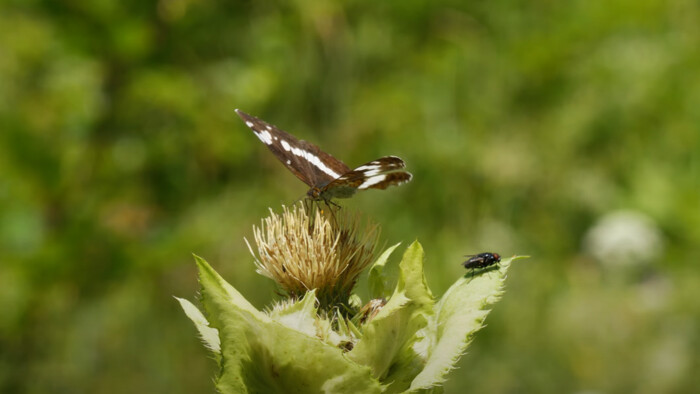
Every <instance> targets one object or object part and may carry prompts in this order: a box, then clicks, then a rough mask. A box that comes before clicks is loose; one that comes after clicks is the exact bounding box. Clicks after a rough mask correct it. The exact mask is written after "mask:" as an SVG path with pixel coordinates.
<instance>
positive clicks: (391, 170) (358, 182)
mask: <svg viewBox="0 0 700 394" xmlns="http://www.w3.org/2000/svg"><path fill="white" fill-rule="evenodd" d="M405 167H406V163H404V161H403V160H401V159H400V158H398V157H396V156H385V157H381V158H379V159H376V160H372V161H370V162H369V163H365V164H363V165H361V166H359V167H357V168H355V169H354V170H352V171H348V172H346V173H345V174H343V175H342V176H340V177H338V178H337V179H334V180H333V181H331V182H330V183H329V184H327V185H326V186H325V187H323V188H322V189H321V195H322V197H323V198H325V199H330V198H334V197H336V198H347V197H350V196H352V195H353V194H355V192H356V191H357V190H365V189H386V188H387V187H389V186H398V185H401V184H404V183H406V182H408V181H410V180H411V178H413V175H411V173H410V172H407V171H403V169H404V168H405Z"/></svg>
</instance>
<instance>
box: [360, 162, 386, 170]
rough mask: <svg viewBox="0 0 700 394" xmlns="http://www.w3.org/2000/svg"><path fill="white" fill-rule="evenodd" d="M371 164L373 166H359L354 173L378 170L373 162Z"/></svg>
mask: <svg viewBox="0 0 700 394" xmlns="http://www.w3.org/2000/svg"><path fill="white" fill-rule="evenodd" d="M372 164H373V165H367V164H365V165H363V166H359V167H357V168H355V170H354V171H366V170H376V169H379V168H380V167H379V166H378V165H377V164H375V163H374V162H373V163H372Z"/></svg>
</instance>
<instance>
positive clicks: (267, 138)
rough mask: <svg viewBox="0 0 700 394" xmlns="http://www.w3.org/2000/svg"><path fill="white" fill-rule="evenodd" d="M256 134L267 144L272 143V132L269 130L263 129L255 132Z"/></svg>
mask: <svg viewBox="0 0 700 394" xmlns="http://www.w3.org/2000/svg"><path fill="white" fill-rule="evenodd" d="M255 135H257V136H258V138H260V141H262V142H263V143H264V144H265V145H270V144H272V134H270V132H269V131H267V130H263V131H261V132H257V131H256V132H255Z"/></svg>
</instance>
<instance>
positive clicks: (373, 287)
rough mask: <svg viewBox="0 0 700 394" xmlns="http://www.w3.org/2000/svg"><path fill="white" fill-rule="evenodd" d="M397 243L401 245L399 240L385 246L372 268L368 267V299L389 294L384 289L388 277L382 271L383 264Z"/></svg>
mask: <svg viewBox="0 0 700 394" xmlns="http://www.w3.org/2000/svg"><path fill="white" fill-rule="evenodd" d="M399 245H401V242H399V243H397V244H396V245H394V246H390V247H389V248H387V249H386V250H385V251H384V253H382V254H381V256H379V258H378V259H377V261H375V262H374V264H373V265H372V268H370V269H369V276H368V278H367V281H368V283H369V294H370V299H375V298H385V297H387V296H388V295H389V294H387V291H386V286H387V283H388V281H389V278H387V277H386V275H385V273H384V266H385V265H386V262H387V260H389V256H391V254H392V253H393V252H394V249H396V248H397V247H398V246H399Z"/></svg>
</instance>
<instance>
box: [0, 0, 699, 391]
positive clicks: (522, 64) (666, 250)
mask: <svg viewBox="0 0 700 394" xmlns="http://www.w3.org/2000/svg"><path fill="white" fill-rule="evenodd" d="M698 48H700V4H698V3H697V2H694V1H690V0H678V1H673V2H667V1H662V0H642V1H631V0H613V1H603V0H593V1H572V2H563V3H562V2H542V1H540V2H531V1H490V2H483V1H472V2H459V1H451V2H447V1H402V2H390V3H381V2H379V3H377V2H368V1H348V2H344V3H342V4H341V3H335V2H313V1H303V0H298V1H294V2H253V1H250V2H217V1H194V0H191V1H188V0H160V1H157V2H140V1H114V0H103V1H95V2H90V1H84V2H83V1H70V0H69V1H63V2H49V1H40V0H26V1H16V0H15V1H12V0H8V1H4V2H2V3H1V4H0V392H8V393H10V392H11V393H20V392H21V393H124V392H139V393H146V392H150V393H161V392H162V393H165V392H168V393H204V392H212V391H213V385H212V376H213V375H214V373H215V370H214V363H213V362H212V361H211V360H210V359H208V358H207V354H206V351H205V349H204V347H203V346H201V345H200V343H199V340H198V339H197V338H196V332H195V329H194V327H193V326H192V324H191V323H190V322H189V321H188V320H187V319H186V317H185V316H184V314H183V313H182V311H181V310H180V307H179V305H178V304H177V302H175V300H174V299H173V298H172V295H177V296H184V297H188V298H192V295H193V294H194V293H195V292H196V291H197V289H198V286H197V282H196V277H195V266H194V263H193V260H192V258H191V255H190V253H192V252H195V253H197V254H199V255H201V256H204V257H205V258H206V259H207V260H208V261H210V262H212V264H213V265H214V266H215V268H216V269H217V270H218V271H219V272H221V273H222V275H224V276H225V277H226V278H227V279H228V280H229V281H230V282H231V283H232V284H233V285H234V286H236V287H237V288H238V289H239V290H240V291H241V292H242V293H243V294H245V295H246V296H247V297H248V298H249V299H251V300H252V302H254V303H255V305H256V306H258V307H263V306H265V305H267V304H269V303H270V301H271V300H272V299H274V295H273V293H274V286H273V285H272V284H271V283H270V281H269V280H267V279H265V278H263V277H261V276H259V275H256V274H255V273H254V267H253V264H252V258H251V257H250V255H249V253H248V251H247V249H246V247H245V244H244V242H243V237H244V236H248V237H250V235H251V233H252V231H251V226H252V225H253V224H255V223H258V222H259V220H260V218H261V217H262V216H264V215H266V213H267V209H268V207H272V208H273V209H279V207H280V205H281V204H291V203H292V202H294V201H295V200H296V199H298V198H299V197H301V196H302V195H303V194H304V193H305V191H306V187H305V185H303V184H302V183H301V182H299V181H298V179H296V178H295V177H294V176H292V175H291V174H290V173H288V171H287V170H286V169H284V168H283V166H281V165H280V164H279V163H278V162H277V159H275V157H274V156H273V155H271V154H270V153H269V152H268V151H267V149H266V148H265V147H264V145H262V144H261V143H260V142H259V141H258V140H257V139H256V138H255V137H254V135H253V134H252V133H251V132H250V131H249V130H248V129H247V127H246V126H245V125H244V124H243V123H242V122H241V121H240V120H239V119H238V117H237V116H236V115H235V113H234V112H233V109H234V108H241V109H243V110H244V111H246V112H249V113H251V114H253V115H256V116H259V117H261V118H263V119H265V120H267V121H269V122H271V123H273V124H276V125H278V126H280V127H281V128H283V129H285V130H287V131H290V132H292V133H293V134H295V135H297V136H299V137H300V138H305V139H308V140H310V141H313V142H315V143H317V144H318V145H319V146H321V147H323V148H324V149H325V150H327V151H328V152H330V153H332V154H333V155H335V156H337V157H338V158H340V159H342V160H343V161H345V162H346V163H348V165H350V166H353V165H359V164H362V163H364V162H366V161H369V160H372V159H374V158H376V157H379V156H382V155H387V154H395V155H399V156H401V157H402V158H404V159H405V160H406V161H407V163H408V167H409V170H410V171H412V172H413V174H414V176H415V177H414V181H413V182H411V183H410V184H408V185H405V186H402V187H400V188H394V189H391V190H387V191H385V192H378V191H368V192H365V193H361V194H359V195H358V196H356V197H355V198H353V199H351V200H350V201H347V202H345V206H346V207H347V209H356V210H360V211H362V212H364V213H366V215H367V216H369V217H371V218H372V219H373V220H374V221H376V222H379V223H380V224H382V226H383V230H382V236H383V239H384V240H385V241H386V242H387V243H388V244H392V243H395V242H398V241H404V245H407V244H408V243H409V242H411V241H412V240H413V239H415V238H418V239H420V241H421V242H422V243H423V246H424V247H425V250H426V253H427V261H426V265H427V273H426V274H427V276H428V281H429V284H430V286H431V288H432V289H433V290H435V291H436V293H437V295H440V294H442V292H443V291H444V290H445V289H446V288H447V287H448V286H449V285H450V284H451V283H452V282H454V281H455V280H456V278H458V277H459V276H460V275H462V274H463V269H462V268H461V267H460V265H459V263H460V262H461V261H462V260H463V257H462V256H463V255H464V254H469V253H478V252H483V251H495V252H499V253H501V254H502V255H506V256H509V255H512V254H515V253H518V254H529V255H532V256H533V258H532V259H530V260H527V261H524V262H521V263H519V264H516V265H515V266H514V267H513V269H512V270H511V273H510V278H509V279H508V289H507V292H506V294H505V296H504V298H503V300H502V302H500V303H499V304H497V305H496V307H495V309H494V311H493V313H492V314H491V315H490V317H489V318H488V324H489V325H488V327H487V328H485V329H484V330H482V331H481V332H480V333H479V334H478V335H477V336H476V339H475V341H474V343H473V345H472V346H471V347H470V351H469V354H467V355H466V356H465V357H464V358H463V359H462V360H461V361H460V369H458V370H456V371H454V372H453V373H452V375H451V379H450V381H449V383H448V385H447V386H446V389H447V392H448V393H449V392H462V391H467V390H468V391H471V392H492V393H501V392H503V393H505V392H530V393H541V392H552V393H559V392H619V393H626V392H637V393H658V392H691V391H694V390H697V387H698V386H700V374H698V373H697V372H696V371H697V370H698V369H699V368H700V286H699V285H698V283H699V281H700V274H698V268H697V264H698V256H699V255H700V72H699V70H700V51H699V50H698Z"/></svg>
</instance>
